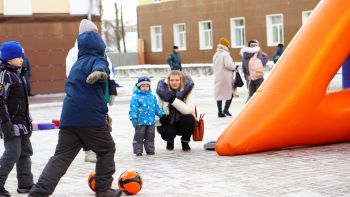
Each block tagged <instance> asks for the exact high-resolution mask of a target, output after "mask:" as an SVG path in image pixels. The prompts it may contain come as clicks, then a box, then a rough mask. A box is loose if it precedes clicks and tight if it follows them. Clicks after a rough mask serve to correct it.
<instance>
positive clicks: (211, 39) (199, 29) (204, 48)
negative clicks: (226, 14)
mask: <svg viewBox="0 0 350 197" xmlns="http://www.w3.org/2000/svg"><path fill="white" fill-rule="evenodd" d="M204 23H210V31H205V32H203V33H202V31H204V28H202V24H204ZM206 32H210V40H209V42H210V45H208V46H205V45H204V44H205V40H204V39H205V33H206ZM198 33H199V49H200V50H211V49H213V22H212V21H211V20H205V21H199V22H198Z"/></svg>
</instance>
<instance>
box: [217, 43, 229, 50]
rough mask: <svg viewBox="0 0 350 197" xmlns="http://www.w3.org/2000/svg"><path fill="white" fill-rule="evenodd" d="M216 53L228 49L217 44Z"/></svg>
mask: <svg viewBox="0 0 350 197" xmlns="http://www.w3.org/2000/svg"><path fill="white" fill-rule="evenodd" d="M216 51H227V52H228V51H229V48H228V47H227V46H224V45H222V44H218V46H217V48H216Z"/></svg>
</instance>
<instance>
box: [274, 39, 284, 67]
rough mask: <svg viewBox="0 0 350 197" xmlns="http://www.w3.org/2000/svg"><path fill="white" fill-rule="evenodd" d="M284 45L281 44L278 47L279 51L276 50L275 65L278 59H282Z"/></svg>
mask: <svg viewBox="0 0 350 197" xmlns="http://www.w3.org/2000/svg"><path fill="white" fill-rule="evenodd" d="M283 47H284V46H283V44H281V43H279V44H278V45H277V50H276V53H275V55H273V59H272V60H273V63H275V64H276V63H277V61H278V59H279V58H280V57H281V55H282V53H283Z"/></svg>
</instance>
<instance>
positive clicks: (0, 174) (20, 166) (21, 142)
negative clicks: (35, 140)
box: [0, 135, 34, 188]
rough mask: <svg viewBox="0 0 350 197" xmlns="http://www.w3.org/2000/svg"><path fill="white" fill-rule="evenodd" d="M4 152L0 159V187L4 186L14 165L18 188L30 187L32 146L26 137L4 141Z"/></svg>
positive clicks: (31, 183) (31, 179)
mask: <svg viewBox="0 0 350 197" xmlns="http://www.w3.org/2000/svg"><path fill="white" fill-rule="evenodd" d="M4 145H5V152H4V154H3V155H2V156H1V159H0V186H4V185H5V182H6V180H7V177H8V175H9V173H10V172H11V170H12V168H13V166H14V165H15V164H16V169H17V180H18V187H19V188H24V187H29V186H32V185H33V184H34V183H33V174H32V172H31V167H32V162H31V160H30V156H32V155H33V149H32V144H31V143H30V139H29V136H28V135H23V136H18V137H11V138H5V139H4Z"/></svg>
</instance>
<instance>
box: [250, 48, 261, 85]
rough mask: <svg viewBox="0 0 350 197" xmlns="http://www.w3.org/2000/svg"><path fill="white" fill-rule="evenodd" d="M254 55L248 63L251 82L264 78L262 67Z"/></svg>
mask: <svg viewBox="0 0 350 197" xmlns="http://www.w3.org/2000/svg"><path fill="white" fill-rule="evenodd" d="M257 55H258V53H255V54H254V55H253V57H251V58H250V60H249V62H248V66H249V74H250V79H251V80H256V79H261V78H263V77H264V65H263V63H262V61H261V60H260V59H259V58H258V57H257Z"/></svg>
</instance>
